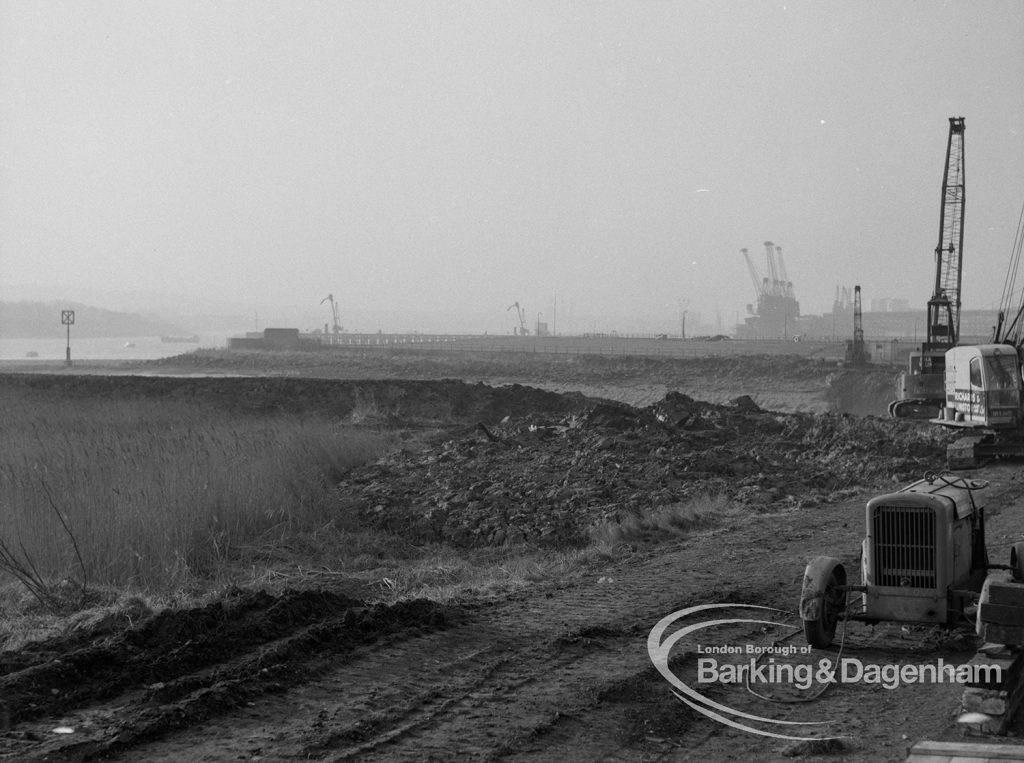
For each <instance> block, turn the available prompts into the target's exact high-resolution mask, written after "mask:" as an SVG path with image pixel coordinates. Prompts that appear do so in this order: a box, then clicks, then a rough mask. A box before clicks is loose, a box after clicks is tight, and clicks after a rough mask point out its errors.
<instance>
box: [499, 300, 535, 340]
mask: <svg viewBox="0 0 1024 763" xmlns="http://www.w3.org/2000/svg"><path fill="white" fill-rule="evenodd" d="M513 307H514V308H515V309H516V317H517V318H519V328H518V329H517V332H518V333H519V336H526V335H528V334H529V333H530V329H528V328H526V311H525V310H523V308H521V307H520V306H519V303H518V302H513V303H512V304H511V305H509V306H508V310H505V312H506V313H507V312H508V311H509V310H511V309H512V308H513Z"/></svg>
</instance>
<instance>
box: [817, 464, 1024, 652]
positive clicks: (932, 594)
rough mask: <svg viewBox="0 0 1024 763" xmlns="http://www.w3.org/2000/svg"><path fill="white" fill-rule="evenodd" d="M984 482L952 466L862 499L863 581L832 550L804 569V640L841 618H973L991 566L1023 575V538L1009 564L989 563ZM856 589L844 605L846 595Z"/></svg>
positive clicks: (825, 632)
mask: <svg viewBox="0 0 1024 763" xmlns="http://www.w3.org/2000/svg"><path fill="white" fill-rule="evenodd" d="M986 485H987V483H986V482H982V481H979V480H970V479H966V478H964V477H961V476H958V475H956V474H954V473H951V472H945V473H942V474H929V475H926V476H925V478H924V479H922V480H919V481H918V482H915V483H913V484H911V485H908V486H907V487H905V488H903V489H902V490H898V491H897V492H895V493H888V494H886V495H880V496H877V497H875V498H872V499H871V500H870V501H868V503H867V509H866V517H865V519H866V533H865V537H864V540H863V542H862V543H861V555H860V559H861V571H860V577H861V582H860V583H859V584H858V583H855V582H854V581H853V580H852V579H851V577H850V575H849V574H848V572H847V569H846V567H845V566H844V565H843V563H842V562H841V561H840V560H838V559H836V558H834V557H830V556H819V557H817V558H815V559H813V560H812V561H811V562H810V563H809V564H808V565H807V569H806V570H805V571H804V581H803V589H802V591H801V594H800V618H801V620H803V627H804V635H805V636H806V638H807V642H808V643H809V644H810V645H811V646H812V647H815V648H817V649H825V648H827V647H828V646H830V645H831V644H832V641H833V639H834V638H835V633H836V627H837V625H838V623H839V622H840V621H843V620H859V621H862V622H865V623H868V624H871V625H874V624H876V623H878V622H881V621H883V620H885V621H895V622H906V623H935V624H940V625H947V626H953V625H957V624H960V623H965V624H969V623H971V622H972V621H971V619H970V618H971V615H970V611H971V607H972V606H973V605H974V604H976V602H977V599H978V594H979V592H980V591H981V588H982V585H983V583H984V582H985V577H986V574H987V572H988V570H990V569H993V568H1002V569H1007V568H1009V569H1012V570H1013V576H1014V577H1015V578H1016V579H1017V580H1024V543H1018V544H1016V545H1015V546H1014V547H1013V549H1012V551H1011V559H1010V565H1009V566H1008V567H1007V565H990V564H989V560H988V551H987V549H986V546H985V514H984V508H983V507H982V506H981V505H980V504H979V503H978V502H977V501H976V496H975V494H976V493H977V492H978V491H979V490H980V489H982V488H984V487H985V486H986ZM852 593H859V594H860V600H859V601H857V600H855V599H854V600H853V601H852V604H853V606H851V607H848V606H847V602H848V598H849V595H850V594H852Z"/></svg>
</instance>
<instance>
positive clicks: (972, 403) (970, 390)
mask: <svg viewBox="0 0 1024 763" xmlns="http://www.w3.org/2000/svg"><path fill="white" fill-rule="evenodd" d="M945 378H946V382H945V386H946V402H945V406H944V407H943V409H942V415H941V416H940V417H939V418H938V419H935V422H936V423H938V424H942V425H943V426H950V427H964V428H974V429H979V428H984V429H1012V428H1016V427H1018V426H1019V425H1020V423H1021V399H1022V398H1021V396H1022V387H1024V384H1022V382H1021V370H1020V360H1019V358H1018V356H1017V350H1016V349H1015V348H1014V347H1013V346H1012V345H1009V344H982V345H974V346H970V347H954V348H953V349H951V350H948V351H947V352H946V374H945Z"/></svg>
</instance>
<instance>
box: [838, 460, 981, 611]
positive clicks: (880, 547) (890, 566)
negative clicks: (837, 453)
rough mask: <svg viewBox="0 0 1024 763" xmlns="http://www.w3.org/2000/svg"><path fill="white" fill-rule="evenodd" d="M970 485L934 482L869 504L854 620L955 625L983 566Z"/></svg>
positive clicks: (937, 479)
mask: <svg viewBox="0 0 1024 763" xmlns="http://www.w3.org/2000/svg"><path fill="white" fill-rule="evenodd" d="M972 488H973V485H971V484H968V483H967V482H965V481H964V480H963V479H961V478H952V475H948V474H946V475H939V476H937V477H930V478H927V479H924V480H920V481H918V482H915V483H913V484H912V485H908V486H907V487H905V488H903V489H902V490H899V491H898V492H895V493H888V494H886V495H881V496H878V497H876V498H873V499H871V500H870V501H868V504H867V511H866V520H867V533H866V536H865V538H864V541H863V543H862V547H861V580H862V582H863V584H864V586H865V588H866V590H865V592H864V597H863V609H862V611H861V613H860V614H859V617H857V619H862V620H866V621H869V622H871V621H876V620H895V621H900V622H917V623H945V624H952V623H953V622H955V621H956V620H958V619H959V618H960V617H961V616H962V612H963V611H964V608H965V607H966V605H967V604H968V603H969V601H970V598H971V594H970V591H969V590H968V589H971V588H973V590H975V591H977V590H978V586H980V583H981V581H982V580H983V579H984V576H985V568H986V566H987V564H988V559H987V553H986V551H985V534H984V510H983V508H982V507H981V506H977V505H975V501H974V496H973V493H972Z"/></svg>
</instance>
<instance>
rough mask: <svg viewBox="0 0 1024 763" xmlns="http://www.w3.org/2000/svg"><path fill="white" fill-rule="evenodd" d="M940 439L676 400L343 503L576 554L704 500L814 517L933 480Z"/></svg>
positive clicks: (522, 425) (574, 416)
mask: <svg viewBox="0 0 1024 763" xmlns="http://www.w3.org/2000/svg"><path fill="white" fill-rule="evenodd" d="M948 439H949V435H947V434H946V433H945V432H942V431H940V430H938V429H937V428H934V427H927V426H919V425H913V424H910V425H908V424H907V423H906V422H899V421H890V420H886V419H876V418H872V417H867V418H854V417H850V416H846V415H838V414H826V415H816V414H781V413H774V412H771V411H765V410H762V409H760V408H759V407H758V406H757V405H756V404H755V403H753V401H752V400H750V399H749V398H745V397H741V398H737V399H736V400H735V401H733V402H732V403H731V404H728V405H717V404H712V403H705V402H701V401H698V400H694V399H693V398H691V397H688V396H686V395H682V394H679V393H675V392H673V393H669V394H668V395H666V396H665V398H664V399H662V400H661V401H659V402H657V403H655V404H654V405H651V406H648V407H646V408H633V407H630V406H628V405H625V404H619V403H606V402H601V403H596V404H593V405H592V406H591V407H590V408H588V409H587V410H586V411H584V412H582V413H580V412H574V413H571V414H568V415H562V416H552V415H544V414H531V415H527V416H523V417H518V418H513V417H508V418H506V419H504V420H502V421H501V423H499V424H497V425H495V426H493V427H490V428H482V429H481V428H474V429H471V430H467V431H466V432H465V433H464V435H463V436H462V437H460V438H457V439H452V440H448V441H447V442H445V443H443V444H442V445H441V446H440V448H439V449H437V450H435V451H431V452H426V453H397V454H394V455H392V456H390V457H388V458H386V459H384V460H382V461H380V462H378V463H376V464H373V465H370V466H367V467H365V468H362V469H359V470H357V471H355V472H353V473H352V474H350V475H349V478H348V479H347V480H346V481H345V482H344V483H343V484H342V485H341V486H340V490H339V495H341V496H342V498H341V499H340V503H341V509H342V510H343V511H346V512H356V513H357V514H358V515H359V516H360V518H361V519H362V521H364V522H366V523H369V524H370V525H373V526H376V527H381V528H385V529H388V530H391V531H393V532H397V533H400V534H402V535H403V536H405V537H409V538H412V539H421V540H438V541H440V540H444V541H448V542H451V543H454V544H456V545H460V546H480V545H501V544H503V543H510V542H528V543H538V544H545V545H555V546H565V545H569V546H573V545H580V544H583V543H585V542H587V540H588V537H589V533H590V532H591V531H592V530H593V529H594V528H596V527H598V526H600V525H602V524H605V523H613V522H618V521H621V520H622V519H623V518H624V517H626V516H629V515H631V514H637V513H639V512H643V511H646V510H649V509H652V508H657V507H661V506H666V505H670V504H675V503H679V502H683V501H687V500H691V499H694V498H697V497H700V496H708V495H722V496H725V497H727V498H728V499H730V500H731V501H733V502H739V503H741V504H743V505H747V506H749V507H751V509H753V510H764V509H769V508H772V507H776V508H779V507H784V506H786V505H799V506H808V507H813V505H814V504H816V503H827V502H831V501H833V500H836V499H837V498H841V497H846V496H848V495H849V494H850V493H851V492H853V489H854V488H857V487H858V486H867V485H877V484H879V483H884V482H886V481H893V482H894V483H902V482H905V481H907V480H909V479H913V478H916V477H919V476H921V475H922V474H923V473H924V472H926V471H934V470H936V469H940V468H941V467H942V464H943V460H944V453H945V445H946V443H947V441H948Z"/></svg>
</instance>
